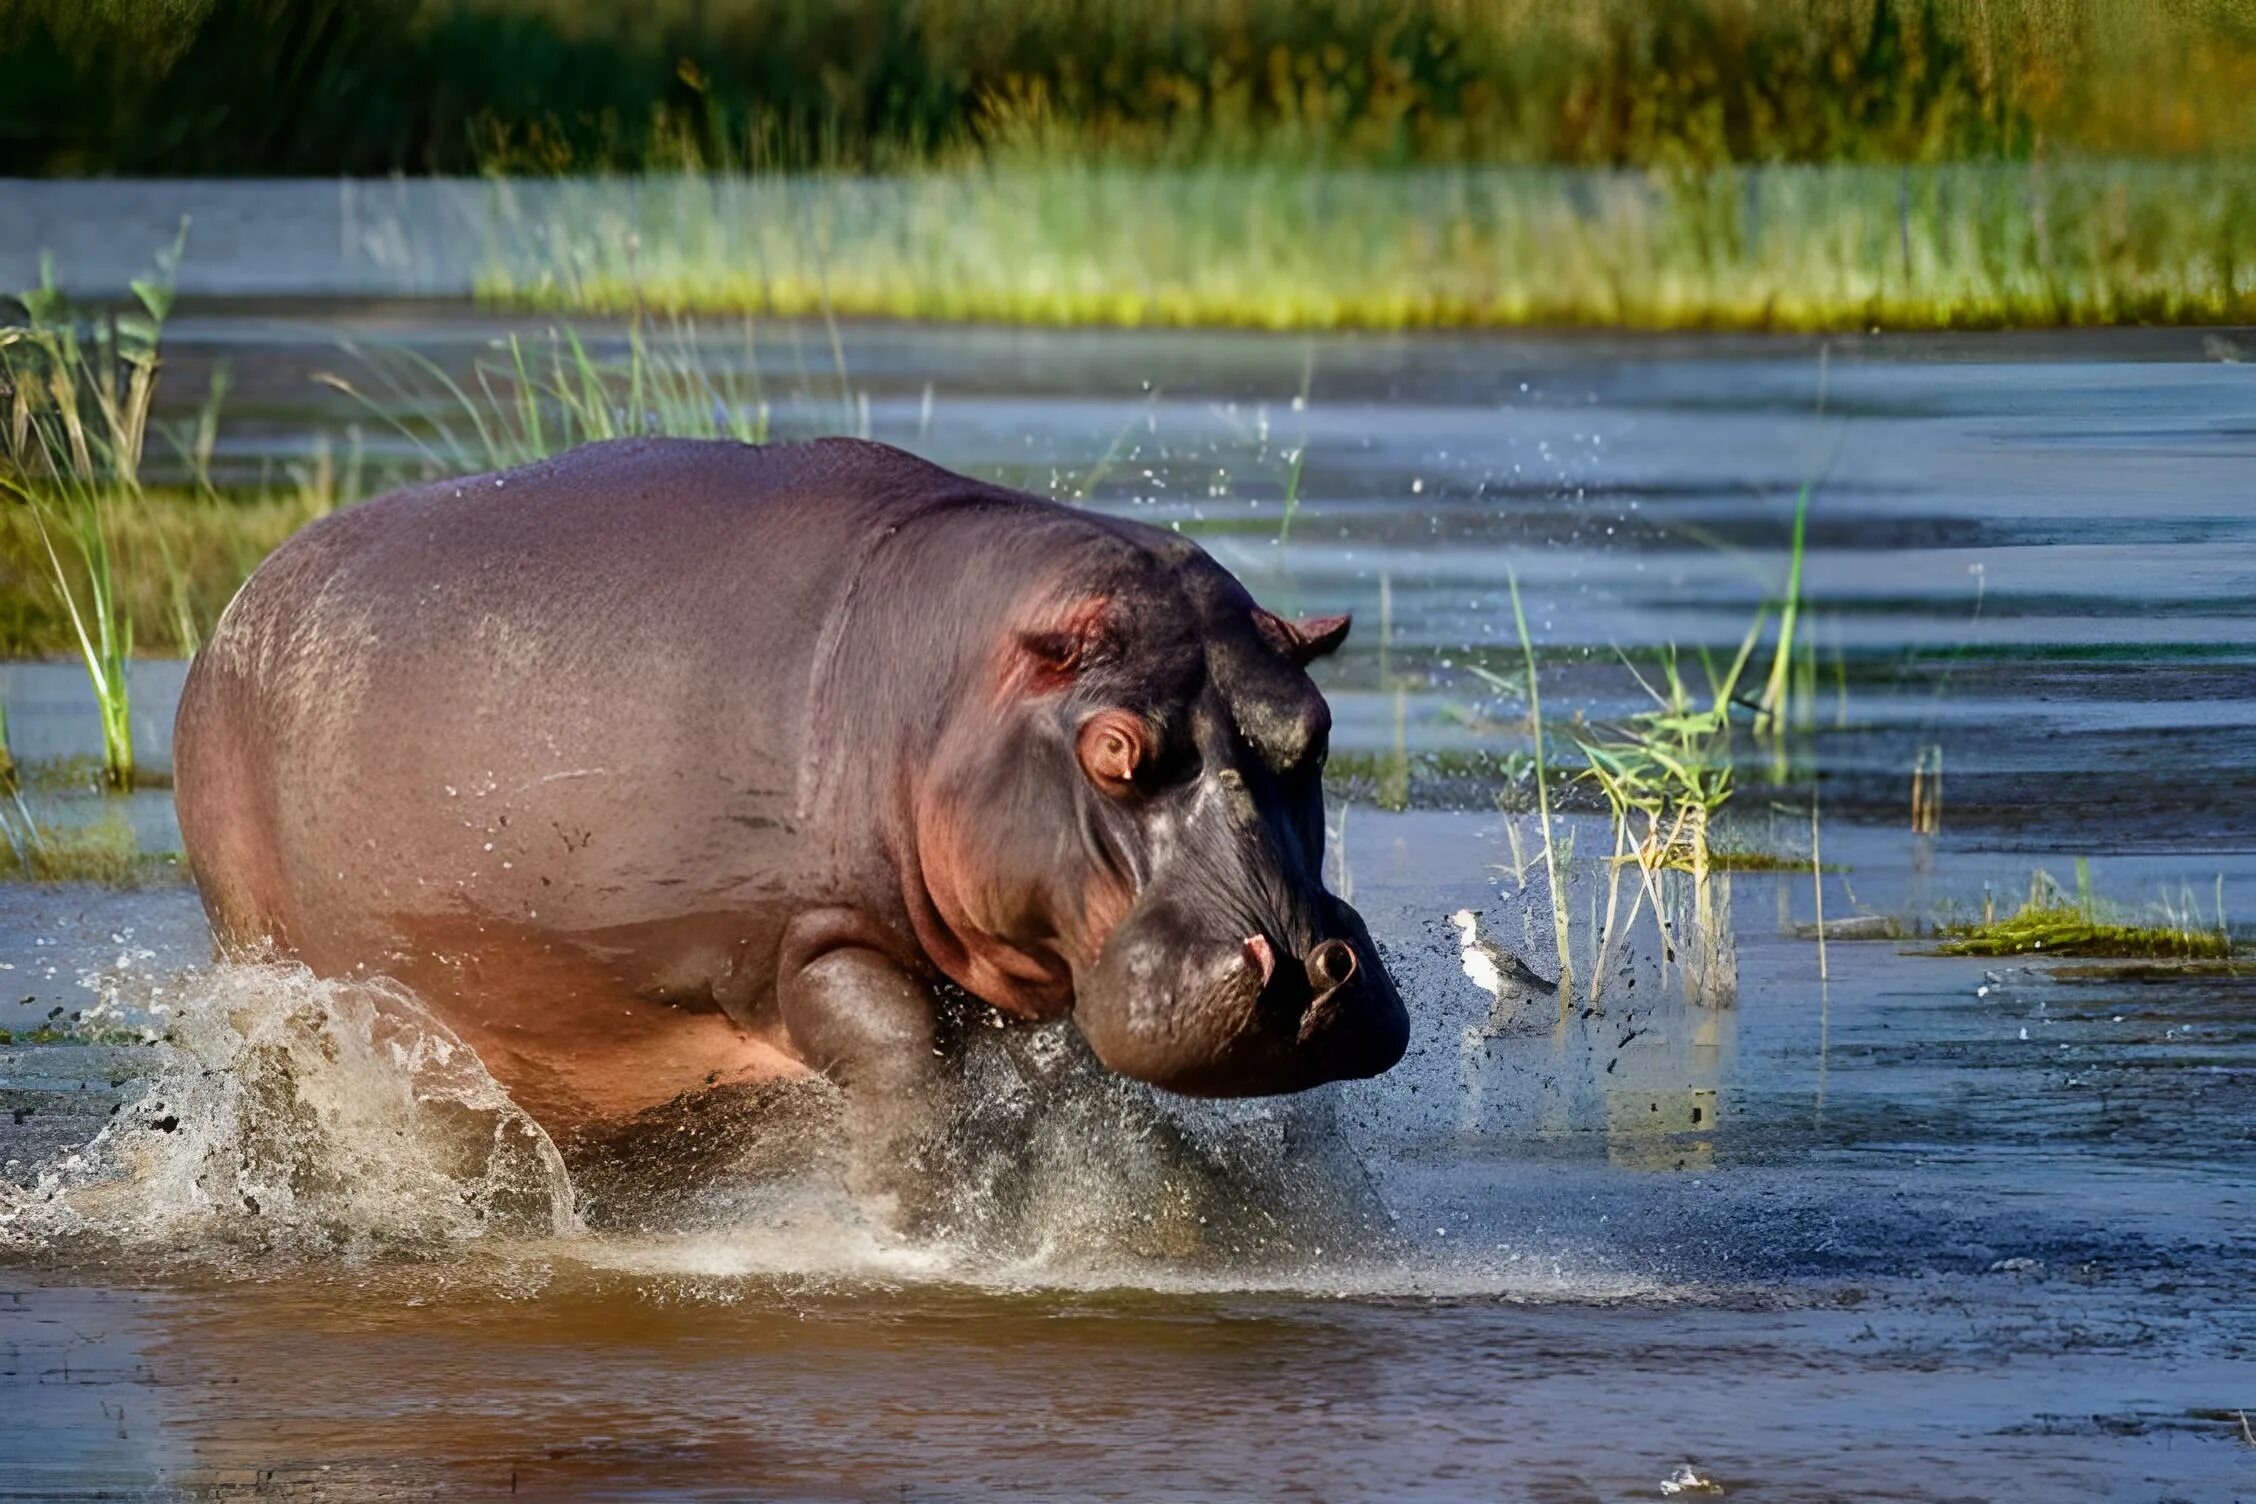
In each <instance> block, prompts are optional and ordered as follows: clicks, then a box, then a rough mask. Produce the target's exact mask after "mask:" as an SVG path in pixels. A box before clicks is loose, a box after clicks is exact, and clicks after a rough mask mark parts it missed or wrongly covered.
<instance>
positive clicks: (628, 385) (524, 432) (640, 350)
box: [315, 316, 867, 475]
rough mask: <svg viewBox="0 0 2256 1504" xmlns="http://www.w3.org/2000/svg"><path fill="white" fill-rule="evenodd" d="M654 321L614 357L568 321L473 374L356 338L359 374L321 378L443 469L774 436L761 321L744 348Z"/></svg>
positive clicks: (743, 325)
mask: <svg viewBox="0 0 2256 1504" xmlns="http://www.w3.org/2000/svg"><path fill="white" fill-rule="evenodd" d="M647 322H648V321H646V320H644V319H643V318H641V317H639V316H638V317H636V318H635V319H634V320H633V321H632V323H631V324H630V326H629V329H628V335H627V341H626V347H625V349H624V350H623V351H622V352H621V353H620V354H618V355H615V356H604V355H599V354H597V353H596V352H594V351H591V350H590V349H589V347H588V345H587V343H586V341H585V340H584V339H583V338H582V337H581V335H580V333H579V332H578V331H577V330H575V329H572V328H569V327H563V328H558V329H553V330H551V331H549V334H548V336H547V338H546V339H545V340H544V341H542V342H540V343H538V344H534V345H531V346H528V345H527V344H526V342H525V341H524V340H523V339H521V338H520V337H519V336H517V335H511V336H510V337H509V339H508V341H507V343H506V346H505V347H504V348H502V349H500V350H497V351H495V352H493V353H491V354H488V355H484V356H480V357H479V358H477V359H476V360H474V361H473V362H472V363H471V366H470V370H469V372H468V374H467V376H466V377H464V378H457V377H455V376H453V375H451V374H449V373H448V372H447V371H446V370H445V369H444V368H442V367H441V366H439V365H438V364H437V363H436V362H434V361H432V360H430V359H429V358H428V357H426V356H423V355H421V354H419V353H418V352H416V351H413V350H410V349H406V348H403V347H397V346H382V345H347V346H346V347H345V350H344V353H346V354H347V355H350V356H351V357H353V359H354V361H355V365H356V372H357V379H356V377H355V376H347V375H344V374H341V373H339V372H336V371H323V372H320V373H318V374H317V375H316V377H315V379H316V380H317V381H320V382H321V383H323V384H324V385H326V386H329V387H331V388H332V389H334V390H336V391H338V392H341V393H343V394H344V395H346V396H348V397H351V398H352V399H354V400H355V401H357V402H359V403H360V404H362V405H363V406H364V407H365V408H366V409H367V410H368V412H369V414H370V415H371V416H372V418H373V419H375V420H376V421H378V422H380V423H383V424H385V425H387V426H389V427H391V428H392V429H394V430H395V431H396V432H398V433H399V434H400V435H401V436H402V437H404V438H405V439H406V440H407V441H408V442H409V444H410V445H411V446H412V447H413V448H414V449H415V451H416V452H417V454H418V455H419V456H420V457H421V459H422V463H423V466H424V469H425V470H426V472H427V473H429V474H434V475H439V474H465V473H469V472H472V471H478V470H500V469H507V468H509V467H511V466H514V465H523V464H529V463H531V462H532V461H534V460H539V459H545V458H547V457H548V456H549V455H551V454H557V453H561V452H562V451H564V450H566V449H570V448H572V447H574V446H576V445H579V444H584V443H589V442H592V441H595V440H599V439H615V438H622V437H626V436H629V435H636V434H664V435H668V436H672V437H677V438H706V439H735V440H737V441H739V442H741V443H748V444H758V443H765V442H766V441H767V439H768V436H769V432H770V428H771V424H772V421H773V412H772V409H771V408H770V406H769V402H768V398H767V394H766V389H765V386H764V383H763V381H762V378H761V374H760V364H759V352H758V340H757V327H756V325H755V323H754V321H753V320H752V319H750V318H745V319H742V320H740V321H738V331H739V333H738V338H739V340H740V341H741V344H740V350H741V354H740V355H738V354H736V353H735V352H730V353H728V354H723V353H721V352H719V351H716V350H715V349H714V348H712V347H711V346H710V345H709V344H708V343H707V342H706V341H704V340H703V339H702V338H701V337H700V334H699V326H698V323H697V320H696V319H694V318H691V317H686V316H684V317H676V318H672V319H669V320H667V321H666V323H665V326H664V328H663V330H662V331H661V333H660V335H659V336H658V337H653V335H652V333H651V331H650V329H649V328H648V327H646V325H647ZM838 371H839V381H840V400H839V408H838V412H837V414H836V415H835V419H834V421H835V422H837V423H839V424H842V425H844V426H845V427H846V428H848V429H850V430H859V429H866V428H867V416H866V403H861V402H857V401H856V400H855V398H854V394H853V392H852V390H851V388H850V387H849V386H848V385H847V382H846V376H845V368H844V363H843V358H841V359H840V361H839V365H838Z"/></svg>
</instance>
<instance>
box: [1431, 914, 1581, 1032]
mask: <svg viewBox="0 0 2256 1504" xmlns="http://www.w3.org/2000/svg"><path fill="white" fill-rule="evenodd" d="M1449 922H1450V923H1451V924H1454V925H1455V926H1457V949H1458V952H1459V954H1460V955H1461V956H1462V957H1463V960H1464V967H1465V975H1466V976H1468V977H1471V978H1472V979H1473V985H1474V986H1476V987H1478V988H1480V990H1481V991H1483V992H1485V993H1487V994H1488V995H1489V996H1490V997H1492V998H1494V999H1495V1000H1496V1003H1495V1007H1494V1008H1493V1009H1491V1013H1490V1016H1491V1017H1501V1016H1502V1015H1504V1014H1505V1013H1507V1012H1509V1011H1510V1010H1511V1009H1512V1008H1513V1007H1515V1006H1517V1005H1518V1004H1520V1003H1522V1002H1527V1001H1531V1000H1533V999H1536V998H1555V997H1557V996H1558V995H1559V984H1558V983H1557V982H1547V981H1545V980H1544V979H1543V978H1542V977H1541V976H1539V975H1537V973H1536V972H1535V970H1534V969H1533V968H1531V967H1530V966H1529V965H1528V964H1527V962H1525V961H1523V960H1521V959H1520V958H1519V957H1518V956H1515V955H1513V954H1512V953H1511V952H1510V951H1508V950H1506V949H1505V948H1504V947H1503V946H1501V945H1498V944H1497V943H1496V942H1495V941H1493V940H1483V939H1482V938H1481V936H1480V912H1479V911H1478V910H1477V909H1459V910H1458V911H1457V912H1456V913H1454V914H1452V915H1450V916H1449Z"/></svg>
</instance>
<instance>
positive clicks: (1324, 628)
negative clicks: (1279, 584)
mask: <svg viewBox="0 0 2256 1504" xmlns="http://www.w3.org/2000/svg"><path fill="white" fill-rule="evenodd" d="M1351 620H1352V618H1350V617H1349V616H1348V614H1347V613H1346V612H1344V611H1343V612H1341V613H1340V614H1339V615H1337V616H1311V617H1307V618H1305V619H1303V620H1300V621H1287V620H1285V619H1284V618H1283V617H1281V616H1278V615H1276V614H1275V613H1273V612H1269V611H1263V610H1261V609H1260V608H1259V607H1256V608H1255V609H1254V613H1253V625H1254V627H1255V629H1256V630H1258V631H1259V632H1260V633H1261V635H1262V637H1263V639H1264V640H1266V641H1267V642H1268V644H1269V645H1270V646H1271V647H1273V648H1275V649H1276V650H1277V651H1278V652H1280V653H1282V654H1284V655H1285V656H1286V657H1287V658H1290V659H1291V660H1292V661H1293V662H1294V663H1296V664H1300V665H1304V666H1305V665H1306V664H1308V663H1310V662H1313V661H1314V660H1315V659H1318V658H1322V657H1324V656H1325V655H1327V654H1330V653H1336V652H1338V651H1339V645H1340V644H1341V643H1343V642H1345V641H1347V629H1348V625H1349V623H1350V621H1351Z"/></svg>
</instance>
